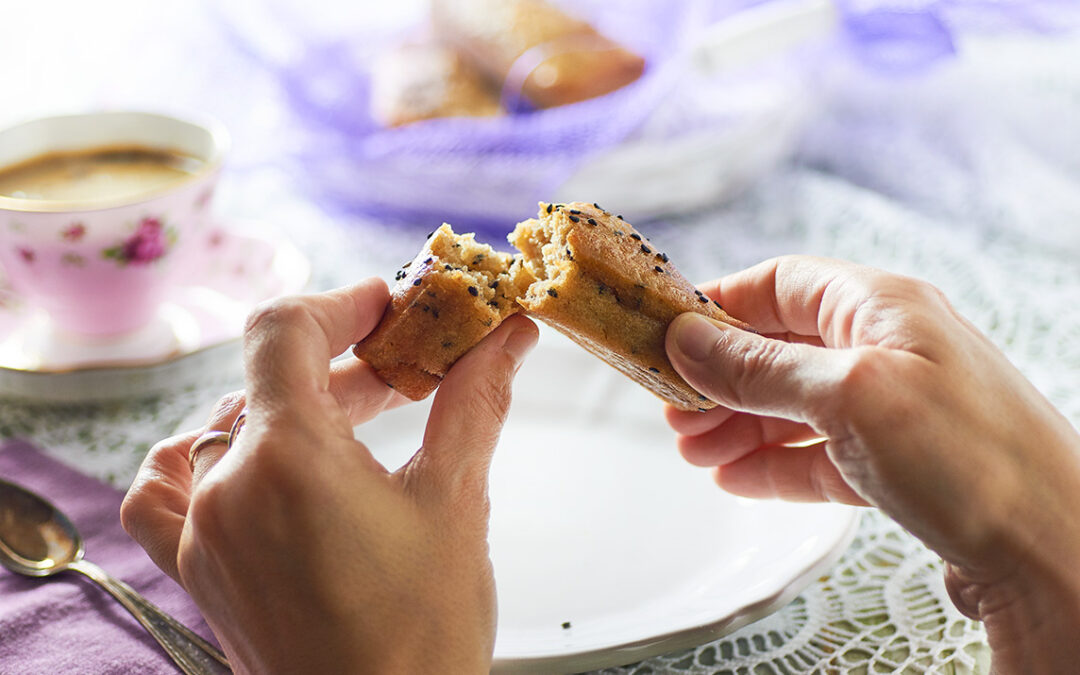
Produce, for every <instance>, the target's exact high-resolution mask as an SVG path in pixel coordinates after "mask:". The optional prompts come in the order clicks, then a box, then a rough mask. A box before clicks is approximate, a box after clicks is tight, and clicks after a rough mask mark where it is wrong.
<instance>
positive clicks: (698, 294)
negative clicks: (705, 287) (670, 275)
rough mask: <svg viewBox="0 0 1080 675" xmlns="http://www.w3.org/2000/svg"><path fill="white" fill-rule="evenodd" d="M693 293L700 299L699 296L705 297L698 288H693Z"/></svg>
mask: <svg viewBox="0 0 1080 675" xmlns="http://www.w3.org/2000/svg"><path fill="white" fill-rule="evenodd" d="M694 293H695V294H696V295H697V296H698V297H701V296H703V295H705V294H704V293H702V292H701V289H698V288H695V289H694Z"/></svg>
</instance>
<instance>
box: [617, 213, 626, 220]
mask: <svg viewBox="0 0 1080 675" xmlns="http://www.w3.org/2000/svg"><path fill="white" fill-rule="evenodd" d="M615 217H616V218H618V219H619V220H624V219H623V217H622V214H620V215H617V216H615Z"/></svg>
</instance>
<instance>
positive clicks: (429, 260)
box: [424, 258, 432, 265]
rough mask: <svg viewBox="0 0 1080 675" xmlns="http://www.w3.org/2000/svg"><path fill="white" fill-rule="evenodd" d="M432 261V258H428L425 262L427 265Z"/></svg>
mask: <svg viewBox="0 0 1080 675" xmlns="http://www.w3.org/2000/svg"><path fill="white" fill-rule="evenodd" d="M431 261H432V258H428V259H427V260H425V261H424V264H425V265H430V264H431Z"/></svg>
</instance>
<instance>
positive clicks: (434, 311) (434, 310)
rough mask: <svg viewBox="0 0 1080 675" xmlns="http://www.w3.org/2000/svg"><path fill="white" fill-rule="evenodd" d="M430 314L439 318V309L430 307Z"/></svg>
mask: <svg viewBox="0 0 1080 675" xmlns="http://www.w3.org/2000/svg"><path fill="white" fill-rule="evenodd" d="M431 316H433V317H435V318H436V319H438V318H439V310H437V309H435V308H434V307H432V308H431Z"/></svg>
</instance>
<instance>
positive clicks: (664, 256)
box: [658, 253, 671, 262]
mask: <svg viewBox="0 0 1080 675" xmlns="http://www.w3.org/2000/svg"><path fill="white" fill-rule="evenodd" d="M658 255H659V256H660V259H661V260H663V261H664V262H667V261H669V260H671V258H668V257H667V253H659V254H658Z"/></svg>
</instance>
